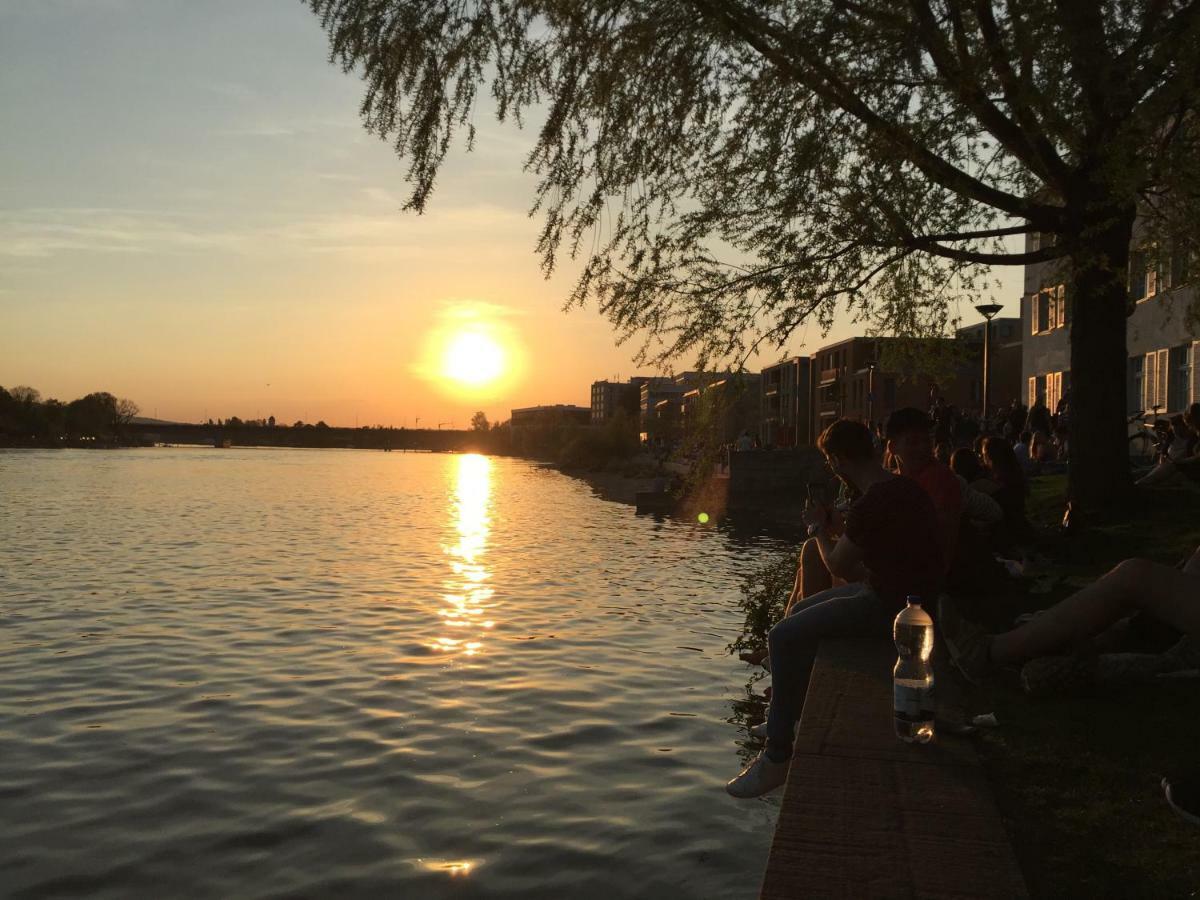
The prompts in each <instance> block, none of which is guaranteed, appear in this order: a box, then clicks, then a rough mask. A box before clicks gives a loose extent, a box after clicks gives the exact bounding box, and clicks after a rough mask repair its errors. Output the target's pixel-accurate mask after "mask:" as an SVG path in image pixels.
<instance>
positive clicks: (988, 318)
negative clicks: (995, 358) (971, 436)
mask: <svg viewBox="0 0 1200 900" xmlns="http://www.w3.org/2000/svg"><path fill="white" fill-rule="evenodd" d="M1003 308H1004V307H1002V306H1001V305H1000V304H999V303H980V304H979V305H978V306H976V307H975V311H976V312H977V313H979V314H980V315H981V316H983V318H984V320H985V321H984V325H983V418H984V427H986V423H987V414H988V386H989V385H988V382H989V381H990V380H991V379H990V375H991V349H992V319H994V318H995V317H996V315H997V313H999V312H1000V310H1002V309H1003Z"/></svg>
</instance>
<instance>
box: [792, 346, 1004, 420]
mask: <svg viewBox="0 0 1200 900" xmlns="http://www.w3.org/2000/svg"><path fill="white" fill-rule="evenodd" d="M898 340H899V339H898V338H867V337H854V338H848V339H847V340H844V341H839V342H838V343H836V344H830V345H828V346H826V347H822V348H821V349H820V350H818V351H817V352H816V354H814V356H813V361H814V363H813V369H814V372H815V375H814V377H815V379H816V382H817V387H816V400H815V403H814V427H813V431H814V433H815V434H820V433H821V431H822V430H823V429H824V428H825V427H826V426H828V425H830V424H831V423H832V422H833V421H834V420H835V419H840V418H845V419H857V420H859V421H861V422H867V423H870V422H883V421H886V419H887V417H888V416H889V415H891V414H892V413H893V412H894V411H895V410H897V409H902V408H904V407H907V406H915V407H917V408H918V409H929V407H930V403H931V400H932V398H933V397H934V396H938V397H941V398H942V400H943V402H945V403H946V404H948V405H951V406H957V407H958V408H959V409H968V410H969V409H978V408H979V407H980V406H981V405H982V402H983V398H982V393H983V349H982V348H983V345H982V343H975V342H973V341H972V342H971V343H970V344H969V352H968V357H967V360H966V361H965V362H964V363H963V364H962V365H961V366H959V367H958V370H957V371H956V372H955V373H954V374H953V376H952V377H950V378H948V379H942V380H941V381H937V380H935V379H933V378H931V377H930V376H928V375H924V374H921V373H919V372H915V371H914V372H902V371H887V370H884V369H882V368H881V366H880V363H879V360H880V358H881V351H883V350H884V349H885V348H886V347H887V345H888V344H889V343H892V342H895V341H898ZM938 340H944V341H954V340H955V338H940V339H938ZM993 397H995V395H993ZM993 405H995V400H993Z"/></svg>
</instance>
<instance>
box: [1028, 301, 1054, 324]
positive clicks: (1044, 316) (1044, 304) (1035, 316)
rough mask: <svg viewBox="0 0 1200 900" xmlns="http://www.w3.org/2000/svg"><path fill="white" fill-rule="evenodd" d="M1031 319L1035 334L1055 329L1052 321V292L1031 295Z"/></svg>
mask: <svg viewBox="0 0 1200 900" xmlns="http://www.w3.org/2000/svg"><path fill="white" fill-rule="evenodd" d="M1029 305H1030V319H1031V324H1032V328H1033V333H1034V334H1043V333H1045V332H1047V331H1049V330H1050V329H1051V328H1053V327H1054V322H1053V321H1052V320H1051V318H1050V316H1051V309H1050V291H1038V293H1036V294H1030V295H1029Z"/></svg>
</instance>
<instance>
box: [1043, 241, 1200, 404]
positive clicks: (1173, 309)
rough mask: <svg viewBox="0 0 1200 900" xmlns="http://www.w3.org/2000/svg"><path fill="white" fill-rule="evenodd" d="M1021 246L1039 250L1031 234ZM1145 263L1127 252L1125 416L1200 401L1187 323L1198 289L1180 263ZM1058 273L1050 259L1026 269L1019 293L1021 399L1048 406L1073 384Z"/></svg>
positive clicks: (1193, 339)
mask: <svg viewBox="0 0 1200 900" xmlns="http://www.w3.org/2000/svg"><path fill="white" fill-rule="evenodd" d="M1027 246H1028V247H1029V248H1030V249H1037V246H1038V236H1037V235H1030V236H1029V238H1028V243H1027ZM1144 260H1145V257H1144V255H1143V254H1142V253H1141V252H1140V251H1134V252H1133V253H1131V266H1130V278H1129V283H1130V287H1129V290H1130V299H1131V301H1132V303H1133V312H1132V314H1131V315H1130V317H1129V319H1128V326H1127V330H1126V338H1125V342H1126V353H1127V355H1128V359H1127V361H1126V398H1125V404H1126V410H1127V411H1128V412H1129V413H1130V415H1132V414H1134V413H1136V412H1138V411H1141V410H1144V411H1146V412H1153V410H1154V409H1155V407H1157V408H1158V410H1159V412H1160V413H1161V414H1162V415H1169V414H1174V413H1178V412H1183V410H1185V409H1186V408H1187V406H1188V405H1189V404H1190V403H1195V402H1197V401H1200V380H1198V377H1197V362H1198V361H1200V349H1198V346H1200V341H1197V338H1198V337H1200V335H1197V334H1196V332H1195V330H1194V325H1192V324H1191V323H1192V322H1193V321H1194V318H1193V316H1194V314H1195V313H1196V312H1197V307H1196V296H1197V293H1196V288H1195V282H1194V279H1193V278H1192V277H1190V275H1189V272H1188V268H1189V267H1186V266H1183V265H1182V264H1181V263H1180V261H1178V260H1174V261H1172V260H1164V261H1163V263H1162V265H1161V266H1146V265H1145V262H1144ZM1060 271H1061V270H1060V269H1059V268H1058V267H1057V266H1056V264H1055V262H1045V263H1037V264H1034V265H1030V266H1026V267H1025V293H1024V295H1023V296H1022V298H1021V331H1022V342H1023V344H1024V348H1023V353H1022V363H1021V374H1022V380H1023V383H1024V388H1025V390H1024V396H1023V397H1022V400H1023V402H1024V403H1025V404H1026V405H1028V406H1033V405H1034V403H1036V402H1037V401H1039V400H1040V401H1042V402H1043V403H1045V404H1046V406H1048V407H1049V408H1050V410H1051V411H1053V410H1055V409H1056V408H1057V407H1058V403H1059V401H1060V400H1061V399H1063V398H1064V397H1065V396H1067V394H1068V392H1069V391H1070V389H1071V346H1070V328H1071V317H1072V312H1073V299H1072V297H1071V296H1070V294H1069V292H1068V291H1067V289H1066V286H1065V284H1064V283H1063V278H1062V276H1061V274H1060Z"/></svg>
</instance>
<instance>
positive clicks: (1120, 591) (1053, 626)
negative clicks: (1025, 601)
mask: <svg viewBox="0 0 1200 900" xmlns="http://www.w3.org/2000/svg"><path fill="white" fill-rule="evenodd" d="M1198 568H1200V550H1198V551H1197V553H1196V554H1194V555H1193V556H1192V558H1191V560H1189V561H1188V566H1187V567H1185V571H1182V572H1181V571H1180V570H1179V569H1174V568H1171V567H1170V566H1164V565H1161V564H1159V563H1153V562H1150V561H1149V560H1145V559H1127V560H1125V561H1124V562H1122V563H1121V564H1120V565H1118V566H1117V567H1116V568H1115V569H1112V570H1111V571H1109V572H1107V573H1105V574H1104V575H1102V576H1101V577H1100V578H1098V579H1097V580H1096V582H1095V583H1094V584H1091V585H1088V586H1087V587H1086V588H1084V589H1083V590H1082V591H1079V592H1078V593H1076V594H1072V595H1071V596H1070V597H1068V598H1067V599H1066V600H1063V601H1062V602H1061V603H1059V604H1057V605H1055V606H1052V607H1051V608H1050V609H1048V610H1046V612H1045V613H1043V614H1042V615H1040V616H1038V617H1037V618H1036V619H1033V620H1032V621H1030V622H1027V623H1026V624H1024V625H1022V626H1021V627H1020V628H1014V629H1013V630H1012V631H1008V632H1005V633H1004V634H1001V635H997V636H996V637H995V638H993V640H992V644H991V653H990V655H991V659H992V661H993V662H996V663H1013V662H1020V661H1021V660H1024V659H1030V658H1032V657H1035V656H1041V655H1044V654H1047V653H1052V652H1054V651H1055V650H1057V649H1059V648H1061V647H1063V646H1065V645H1069V644H1072V643H1075V642H1077V641H1081V640H1084V639H1086V638H1090V637H1092V636H1093V635H1096V634H1099V633H1100V632H1102V631H1103V630H1104V629H1106V628H1108V627H1109V626H1110V625H1113V624H1114V623H1116V622H1117V621H1118V620H1120V619H1122V618H1124V617H1125V616H1127V615H1130V614H1131V613H1134V612H1137V611H1138V610H1145V611H1146V612H1148V613H1150V614H1151V615H1153V616H1154V617H1155V618H1158V619H1160V620H1162V621H1163V622H1166V623H1167V624H1168V625H1170V626H1172V627H1173V628H1177V629H1178V630H1180V631H1182V632H1184V633H1185V634H1189V635H1192V636H1193V637H1200V577H1198V576H1197V572H1196V569H1198Z"/></svg>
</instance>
